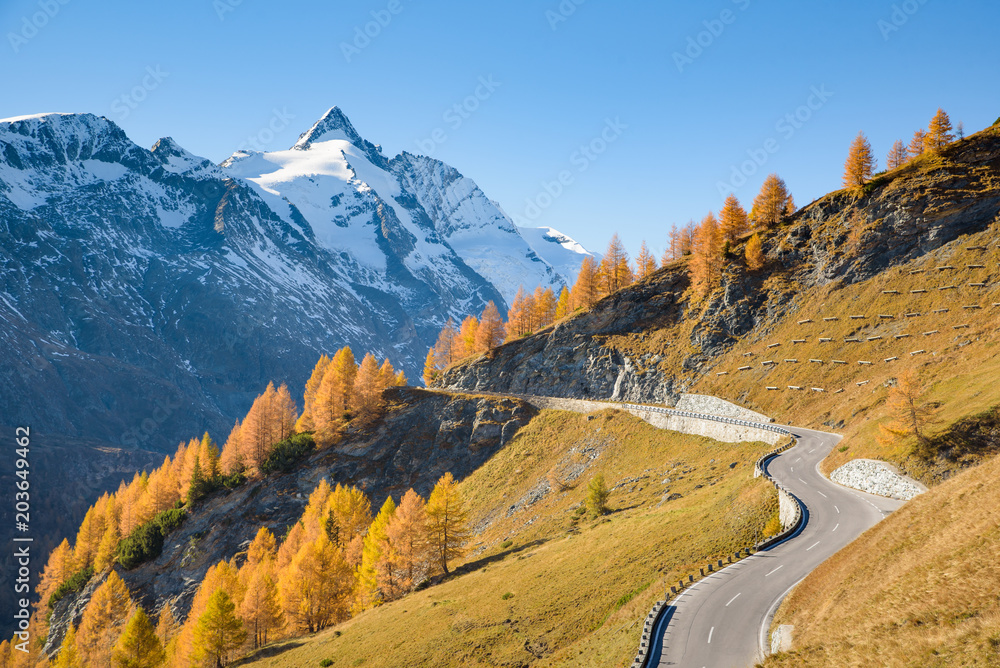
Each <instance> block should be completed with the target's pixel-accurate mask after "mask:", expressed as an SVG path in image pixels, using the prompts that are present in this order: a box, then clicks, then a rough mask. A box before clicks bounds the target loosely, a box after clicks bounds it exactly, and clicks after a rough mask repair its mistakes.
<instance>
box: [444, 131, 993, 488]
mask: <svg viewBox="0 0 1000 668" xmlns="http://www.w3.org/2000/svg"><path fill="white" fill-rule="evenodd" d="M998 213H1000V128H996V127H994V128H990V129H987V130H985V131H983V132H981V133H978V134H977V135H974V136H972V137H970V138H968V139H965V140H963V141H961V142H957V143H956V144H954V145H952V146H950V147H949V148H947V149H946V150H945V151H944V152H943V153H942V154H940V155H933V154H926V155H923V156H921V157H919V158H917V159H915V160H913V161H911V162H909V163H907V164H906V165H905V166H903V167H901V168H899V169H897V170H895V171H893V172H890V173H887V174H881V175H879V176H878V177H876V179H875V180H874V181H873V182H872V183H871V184H870V185H869V186H868V187H867V189H866V192H865V193H864V194H862V195H860V196H856V195H853V194H851V193H848V192H845V191H841V192H836V193H832V194H830V195H828V196H826V197H824V198H822V199H820V200H818V201H816V202H814V203H812V204H810V205H808V206H806V207H804V208H803V209H801V210H800V211H798V212H797V213H796V214H795V215H794V216H793V217H792V218H791V219H790V220H789V221H787V222H786V223H785V224H783V225H781V226H779V227H778V228H776V229H773V230H770V231H767V232H764V233H762V237H763V246H764V250H765V254H766V258H767V264H766V266H765V267H764V268H763V269H762V270H760V271H757V272H751V271H749V270H748V269H747V267H746V265H745V262H744V261H743V244H742V243H740V244H737V245H735V246H734V247H733V248H732V249H731V250H730V253H729V256H728V257H727V260H726V266H725V270H724V275H723V281H722V286H721V288H719V289H718V290H716V291H715V292H713V293H712V294H711V295H709V297H708V298H707V299H704V300H698V299H696V298H695V297H694V295H693V293H692V291H691V290H690V289H689V281H688V276H687V266H686V261H681V262H678V263H675V264H674V265H671V266H668V267H666V268H663V269H661V270H660V271H658V272H656V273H655V274H653V275H652V276H650V277H649V278H647V279H646V280H645V281H642V282H641V283H638V284H636V285H633V286H631V287H629V288H626V289H624V290H622V291H620V292H617V293H615V294H613V295H611V296H609V297H607V298H605V299H603V300H601V301H600V302H598V303H597V304H596V305H595V306H594V307H593V308H592V309H590V310H589V311H584V312H579V313H577V314H576V315H574V316H571V317H570V318H568V319H566V320H564V321H562V322H559V323H557V324H556V325H555V326H554V327H552V328H550V329H547V330H544V331H542V332H539V333H537V334H535V335H534V336H529V337H526V338H524V339H521V340H517V341H514V342H511V343H508V344H506V345H504V346H501V347H500V348H498V349H497V350H495V351H493V353H492V354H490V355H488V356H484V357H482V358H478V359H473V360H466V361H463V362H460V363H459V364H457V365H455V366H454V367H452V368H451V369H449V370H448V371H447V372H446V373H445V374H444V375H443V377H442V379H441V381H440V385H441V386H443V387H451V388H455V389H474V388H478V389H491V390H494V391H500V392H505V391H509V392H517V393H526V394H542V395H555V396H569V397H581V398H583V397H594V398H611V399H625V400H632V401H640V402H642V401H645V402H664V403H673V402H674V401H675V400H676V398H677V396H678V395H679V394H680V393H681V392H686V391H692V392H697V393H702V394H712V395H716V396H720V397H723V398H726V399H729V400H731V401H734V402H737V403H741V404H744V405H746V406H748V407H749V408H752V409H754V410H759V411H761V412H763V413H766V414H768V415H772V416H774V417H776V418H777V419H778V420H784V421H787V422H793V423H795V424H802V425H804V426H805V425H809V426H817V427H819V426H823V425H826V426H827V427H836V428H837V429H842V430H845V431H846V433H847V435H848V436H852V435H860V436H861V438H859V439H849V440H848V441H845V444H847V447H848V450H847V451H845V452H839V451H838V452H836V453H835V456H834V458H832V459H831V460H830V461H829V462H828V466H833V465H835V464H837V463H839V462H842V461H844V460H845V459H848V458H853V457H856V456H877V457H879V458H887V459H891V460H893V461H895V462H897V463H899V464H901V465H903V467H904V468H906V469H907V470H908V471H909V472H911V473H913V474H914V475H917V476H918V477H921V478H923V479H925V480H926V481H928V482H934V480H935V479H937V478H939V477H942V476H943V475H945V473H946V472H947V470H950V469H952V468H954V467H955V466H956V463H955V462H954V461H943V462H937V463H936V464H931V465H928V464H927V463H921V462H919V461H915V460H913V458H911V457H910V455H909V451H908V450H907V449H900V450H896V451H883V450H881V449H879V448H878V446H877V445H876V444H875V441H874V435H875V424H876V422H877V421H878V420H879V418H880V417H881V416H882V415H883V413H882V412H881V411H882V404H883V403H884V399H885V395H886V392H887V386H891V385H892V384H893V383H894V382H895V380H894V379H895V377H896V375H897V374H898V373H899V372H900V371H901V370H903V369H905V368H914V369H916V370H917V371H918V372H919V376H920V379H921V381H922V382H923V383H927V384H930V385H931V388H930V390H929V394H928V398H929V399H930V400H932V401H933V400H938V401H939V402H941V403H942V405H943V406H942V414H941V418H942V420H944V421H945V423H948V422H950V421H954V420H957V419H959V418H962V417H965V416H968V415H971V414H974V413H977V412H981V411H986V410H989V409H990V408H992V407H993V406H995V405H1000V391H998V390H996V389H995V388H994V386H993V384H992V383H991V382H990V380H989V379H990V377H991V376H990V373H989V372H990V370H991V369H994V368H995V367H996V366H1000V361H998V360H997V358H996V355H995V352H994V351H995V346H996V343H997V339H996V330H995V327H994V323H995V319H996V313H997V310H998V309H1000V307H994V304H996V303H1000V291H998V287H1000V286H998V285H997V283H996V279H997V276H998V273H1000V267H998V261H1000V249H998V248H997V239H998V236H1000V218H998ZM852 316H862V317H859V318H852ZM855 339H858V340H857V341H855ZM774 344H777V345H774ZM911 353H912V354H911ZM786 360H787V361H786ZM811 360H814V361H811ZM769 362H774V364H770V363H769ZM868 362H870V363H871V364H867V363H868ZM765 363H768V364H765ZM859 383H861V384H860V385H859ZM768 388H773V389H768ZM794 388H801V389H794ZM856 415H861V416H862V417H861V419H852V417H854V416H856ZM951 454H954V453H951ZM972 459H973V460H975V461H978V459H977V458H976V457H973V458H972Z"/></svg>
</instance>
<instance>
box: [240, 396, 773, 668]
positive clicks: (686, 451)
mask: <svg viewBox="0 0 1000 668" xmlns="http://www.w3.org/2000/svg"><path fill="white" fill-rule="evenodd" d="M765 450H766V446H765V445H764V444H723V443H719V442H716V441H712V440H709V439H704V438H699V437H692V436H684V435H681V434H677V433H673V432H666V431H661V430H658V429H655V428H653V427H651V426H649V425H647V424H646V423H644V422H641V421H639V420H638V419H636V418H633V417H632V416H629V415H625V414H622V413H619V412H616V411H604V412H602V413H597V414H594V415H592V416H581V415H577V414H572V413H564V412H559V411H543V412H542V413H541V414H540V415H539V416H538V417H536V418H535V419H534V420H533V421H532V422H531V423H530V424H529V425H528V426H526V427H525V428H523V429H522V430H521V431H520V432H519V433H518V435H517V436H516V437H515V438H514V439H513V440H512V441H511V442H510V443H509V444H507V445H506V446H505V447H504V448H503V449H502V450H501V451H500V452H499V453H498V454H497V455H495V456H494V457H493V458H492V459H491V460H490V461H489V462H488V463H487V464H485V465H484V466H483V467H481V468H480V469H479V470H478V471H476V472H475V473H474V474H473V475H471V476H469V477H468V478H467V479H466V480H464V481H463V482H462V491H463V493H464V494H465V496H466V499H467V503H468V505H469V506H470V508H471V509H472V512H471V519H472V523H473V525H474V526H475V527H476V528H477V535H476V537H475V539H474V543H473V545H472V546H471V548H472V552H471V553H470V555H469V557H468V560H467V563H466V564H465V566H463V567H462V568H460V569H458V573H457V574H456V576H455V577H453V578H451V579H449V580H447V581H446V582H444V583H443V584H440V585H437V586H433V587H430V588H429V589H427V590H424V591H422V592H417V593H415V594H412V595H410V596H408V597H406V598H404V599H402V600H399V601H396V602H393V603H390V604H387V605H384V606H382V607H380V608H377V609H375V610H370V611H368V612H365V613H363V614H361V615H359V616H358V617H356V618H354V619H352V620H350V621H348V622H346V623H345V624H342V625H341V626H339V627H337V628H336V629H329V630H327V631H325V632H322V633H320V634H318V635H316V636H314V637H310V638H305V639H296V640H292V641H288V642H286V643H283V644H281V645H279V646H278V647H276V648H273V650H271V651H268V652H267V653H268V654H271V653H272V652H273V656H269V657H268V656H261V657H258V658H257V660H256V661H255V662H253V665H260V666H296V667H297V666H318V665H319V662H320V661H321V660H322V659H326V658H329V659H331V660H332V661H333V664H332V665H334V666H355V665H365V666H460V665H461V666H465V665H481V664H485V665H509V666H523V665H573V666H581V665H582V666H591V665H592V666H614V665H625V664H627V663H628V662H630V660H631V656H632V655H633V653H634V652H635V649H636V647H637V646H638V637H639V631H640V629H641V624H639V623H636V622H637V621H638V620H640V619H641V618H642V617H644V616H645V614H646V612H647V611H648V610H649V608H650V607H651V605H652V603H653V602H654V601H655V600H656V598H658V597H662V591H663V585H664V583H668V584H669V583H670V582H676V580H677V579H679V578H681V577H682V576H685V575H687V574H688V573H690V572H694V571H696V570H697V567H698V566H701V565H703V564H704V563H705V562H706V560H707V559H715V558H722V557H724V556H725V555H727V554H730V553H732V552H734V551H735V550H736V549H738V548H739V547H742V546H744V545H746V544H748V543H751V542H753V541H754V540H755V539H756V538H757V537H758V532H759V531H760V530H761V528H762V527H763V526H764V524H765V523H766V522H767V520H768V519H770V518H771V517H772V516H773V515H774V514H775V513H776V512H777V501H776V497H775V495H774V493H773V490H772V489H771V488H770V487H769V486H768V485H767V484H766V483H764V482H763V481H762V480H761V479H756V480H755V479H753V478H752V470H753V462H754V461H755V459H756V458H757V457H758V456H759V455H760V454H761V453H762V452H763V451H765ZM731 464H735V466H734V467H732V468H730V465H731ZM576 471H580V472H581V473H579V474H578V476H577V477H576V478H575V479H573V473H574V472H576ZM598 472H602V473H604V475H605V477H606V479H607V481H608V484H609V486H610V487H615V488H616V489H615V490H614V492H613V494H612V497H611V507H612V510H613V512H612V513H611V514H610V515H609V516H607V517H606V518H603V519H601V520H598V521H593V520H591V519H589V518H587V517H580V516H579V515H578V514H577V513H576V509H577V508H578V507H579V505H580V503H581V501H582V499H583V498H584V496H585V494H586V483H587V481H588V480H589V479H590V478H591V477H592V476H593V475H595V474H596V473H598ZM550 474H552V475H550ZM556 477H557V478H558V479H559V480H560V481H561V482H564V483H566V484H568V485H569V487H568V488H567V489H565V490H564V491H552V492H547V493H544V494H539V492H544V491H545V490H546V489H547V486H548V484H549V483H548V480H549V479H550V478H556ZM667 478H669V482H666V483H664V480H666V479H667ZM674 493H678V494H680V495H681V497H680V498H678V499H674V500H672V501H667V500H665V498H666V497H667V495H668V494H674ZM531 498H537V500H536V501H535V502H534V503H531V504H527V503H526V502H527V500H528V499H531ZM511 506H514V507H515V510H514V511H513V512H510V513H509V512H508V511H509V510H510V508H511ZM507 541H510V543H508V542H507ZM506 594H511V596H508V597H507V598H504V596H505V595H506Z"/></svg>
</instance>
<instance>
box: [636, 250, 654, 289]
mask: <svg viewBox="0 0 1000 668" xmlns="http://www.w3.org/2000/svg"><path fill="white" fill-rule="evenodd" d="M656 269H657V265H656V258H655V257H653V254H652V253H650V252H649V247H648V246H646V241H645V240H643V242H642V245H641V246H639V254H638V255H637V256H636V258H635V277H636V280H640V281H641V280H642V279H644V278H646V277H647V276H649V275H650V274H652V273H653V272H654V271H656Z"/></svg>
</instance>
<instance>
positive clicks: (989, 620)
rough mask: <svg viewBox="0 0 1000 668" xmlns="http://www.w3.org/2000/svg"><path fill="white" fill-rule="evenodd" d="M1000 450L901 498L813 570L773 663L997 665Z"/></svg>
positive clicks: (786, 608)
mask: <svg viewBox="0 0 1000 668" xmlns="http://www.w3.org/2000/svg"><path fill="white" fill-rule="evenodd" d="M998 480H1000V458H994V459H992V460H990V461H988V462H986V463H984V464H983V465H982V466H979V467H977V468H974V469H971V470H968V471H965V472H963V473H962V474H960V475H957V476H955V477H954V478H952V479H950V480H948V481H946V482H944V483H942V484H941V485H939V486H938V487H935V488H934V489H932V490H931V491H929V492H927V493H926V494H924V495H921V496H919V497H917V498H916V499H914V500H913V501H910V502H909V503H907V504H906V505H905V506H903V508H901V509H900V510H898V511H896V512H895V513H893V514H892V515H891V516H889V518H888V519H886V520H885V521H884V522H882V523H881V524H879V525H877V526H876V527H874V528H873V529H871V530H870V531H868V532H866V533H865V534H863V535H862V536H861V538H859V539H858V540H856V541H855V542H854V543H852V544H851V545H850V546H848V547H847V548H845V549H844V550H842V551H841V552H839V553H837V554H836V555H835V556H833V557H832V558H830V559H829V560H828V561H826V562H825V563H824V564H823V565H822V566H820V567H819V568H818V569H817V570H816V571H814V572H813V574H812V575H810V576H809V577H808V578H807V579H806V580H805V581H803V583H802V584H801V585H799V587H798V588H797V589H796V590H795V591H794V592H793V593H792V594H791V596H789V598H788V600H787V601H786V602H785V604H784V605H783V606H782V608H781V610H780V611H779V613H778V617H777V619H776V623H782V624H794V625H795V631H794V633H793V636H794V645H793V646H794V647H795V648H796V649H795V651H793V652H791V653H789V654H783V655H781V656H777V657H772V658H771V659H769V660H768V661H767V662H766V663H765V665H766V666H768V667H769V668H770V667H778V666H832V665H837V666H872V665H878V666H914V667H916V666H920V667H921V668H931V667H934V666H996V665H1000V599H998V596H997V583H998V582H1000V561H998V560H997V553H998V551H1000V528H998V527H1000V483H998V482H997V481H998Z"/></svg>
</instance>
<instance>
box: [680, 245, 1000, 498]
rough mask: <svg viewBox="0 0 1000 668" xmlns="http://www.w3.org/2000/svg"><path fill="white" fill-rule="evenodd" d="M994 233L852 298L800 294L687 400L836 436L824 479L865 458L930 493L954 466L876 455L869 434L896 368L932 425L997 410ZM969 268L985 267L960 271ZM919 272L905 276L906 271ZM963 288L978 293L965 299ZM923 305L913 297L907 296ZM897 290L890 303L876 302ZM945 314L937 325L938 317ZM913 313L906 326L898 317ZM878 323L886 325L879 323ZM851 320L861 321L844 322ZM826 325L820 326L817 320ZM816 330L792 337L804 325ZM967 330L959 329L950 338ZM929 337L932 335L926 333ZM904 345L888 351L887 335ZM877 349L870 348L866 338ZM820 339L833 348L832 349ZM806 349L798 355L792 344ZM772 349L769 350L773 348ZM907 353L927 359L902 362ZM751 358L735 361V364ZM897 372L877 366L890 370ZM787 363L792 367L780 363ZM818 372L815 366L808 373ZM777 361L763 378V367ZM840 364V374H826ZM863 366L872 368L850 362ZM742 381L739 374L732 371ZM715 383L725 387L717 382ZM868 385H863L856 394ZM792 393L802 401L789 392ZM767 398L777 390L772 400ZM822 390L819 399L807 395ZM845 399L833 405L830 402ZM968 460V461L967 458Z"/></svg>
mask: <svg viewBox="0 0 1000 668" xmlns="http://www.w3.org/2000/svg"><path fill="white" fill-rule="evenodd" d="M996 239H997V230H996V228H995V227H994V229H991V230H988V231H985V232H982V233H980V234H976V235H970V236H967V237H963V238H961V239H958V240H957V241H955V242H953V243H951V244H948V245H947V246H945V247H943V248H942V249H940V250H939V251H936V252H935V253H932V254H931V255H929V256H927V257H925V258H922V259H920V260H918V261H916V262H913V263H911V264H907V265H904V266H902V267H897V268H895V269H891V270H889V271H887V272H884V273H882V274H880V275H878V276H876V277H874V278H872V279H869V280H868V281H864V282H862V283H858V284H855V285H850V286H841V285H839V284H836V283H835V284H832V285H828V286H825V287H822V288H815V289H812V290H809V291H807V292H805V293H803V294H802V295H800V296H799V297H797V298H796V300H795V302H794V304H793V307H792V309H793V312H792V313H791V314H790V315H789V316H788V317H786V318H785V319H783V320H782V321H780V322H777V323H775V324H774V326H773V327H771V328H770V329H768V330H767V331H762V332H755V333H753V334H752V335H751V336H749V337H747V339H745V340H744V341H741V342H740V344H739V345H737V346H735V347H734V348H733V350H732V351H730V352H729V353H728V354H726V355H724V356H722V357H721V358H719V359H718V360H717V361H716V362H715V363H714V365H713V368H712V370H711V371H709V373H708V374H707V375H706V376H705V377H704V378H703V379H702V380H701V381H700V382H698V383H697V384H695V386H694V387H693V388H692V391H693V392H700V393H704V394H714V395H717V396H721V397H724V398H727V399H731V400H734V401H738V402H740V403H743V404H745V405H747V406H749V407H751V408H754V409H756V410H760V411H762V412H765V413H768V414H770V415H774V416H776V417H777V418H778V419H779V420H787V421H790V422H792V423H795V424H801V425H803V426H816V427H820V428H822V427H823V425H827V426H834V427H837V428H838V429H842V430H843V432H844V433H845V436H846V437H847V439H846V440H845V444H847V445H848V450H847V451H845V452H840V451H838V450H835V451H834V452H833V453H832V455H831V456H830V457H829V458H828V459H827V461H826V462H825V464H824V468H825V470H826V472H829V471H830V470H832V469H833V468H836V467H837V466H839V465H840V464H842V463H844V462H845V461H847V460H849V459H853V458H856V457H871V458H876V459H885V460H889V461H893V462H895V463H897V464H899V465H900V466H902V467H903V468H904V469H905V470H906V471H907V472H909V473H911V474H912V475H914V476H916V477H917V478H920V479H922V480H923V481H924V482H926V483H928V484H934V483H935V482H937V481H938V480H939V479H940V478H941V473H942V472H943V470H944V469H946V468H947V467H949V466H954V465H955V464H954V462H937V463H934V464H930V465H929V464H928V463H926V462H922V461H920V460H918V459H917V458H915V457H913V456H911V455H910V447H909V445H908V444H902V445H900V446H897V447H894V448H885V447H883V446H880V445H879V444H878V443H877V442H876V436H877V435H878V433H879V432H878V428H877V424H878V422H879V421H880V420H881V419H882V418H883V417H884V416H885V413H884V408H883V407H884V403H885V398H886V395H887V393H888V388H889V385H890V384H891V382H892V381H893V379H894V378H895V377H896V375H897V374H898V373H899V372H900V371H901V370H902V369H904V368H907V367H911V368H914V369H916V370H917V372H918V376H919V378H920V379H921V381H922V382H924V383H926V384H927V385H928V386H929V389H928V392H927V399H928V400H930V401H936V402H940V404H941V412H940V414H939V416H938V418H939V420H940V422H941V425H940V427H939V429H940V428H944V426H945V425H948V424H950V423H953V422H955V421H957V420H959V419H961V418H963V417H966V416H968V415H971V414H975V413H978V412H982V411H985V410H987V409H989V408H991V407H993V406H996V405H997V404H1000V386H997V385H996V383H995V382H993V379H994V378H996V377H997V374H998V373H1000V355H998V354H997V352H998V343H1000V333H998V331H997V327H996V324H997V322H998V318H1000V307H994V306H993V304H994V303H997V302H1000V248H998V247H997V245H996ZM977 245H988V246H989V249H988V250H986V251H969V250H966V249H967V248H968V247H970V246H977ZM969 264H982V265H985V266H986V268H984V269H968V268H967V265H969ZM946 265H951V266H954V267H956V269H955V270H945V271H938V270H936V269H935V267H938V266H946ZM921 269H922V270H924V272H923V273H918V274H911V273H910V272H911V271H915V270H921ZM969 283H986V287H971V286H969V285H968V284H969ZM949 285H957V286H959V287H958V288H957V289H955V290H945V291H940V290H938V289H937V288H938V287H942V286H949ZM920 289H927V290H928V292H927V293H920V294H911V292H910V291H911V290H920ZM884 290H898V291H899V292H900V293H901V294H899V295H886V294H883V291H884ZM973 304H976V305H981V306H983V308H982V309H981V310H966V309H964V308H963V306H966V305H973ZM941 308H948V309H949V311H948V312H947V313H941V314H935V313H933V311H934V310H935V309H941ZM912 313H919V314H920V315H918V316H914V317H906V314H912ZM880 314H884V315H893V316H894V318H893V319H892V320H882V319H879V318H878V317H877V316H878V315H880ZM851 315H866V316H867V318H865V319H864V320H852V319H850V316H851ZM830 317H835V318H838V320H836V321H830V322H826V321H824V320H823V318H830ZM806 319H811V320H813V321H814V322H812V323H806V324H803V325H799V324H798V322H799V321H801V320H806ZM963 324H968V325H970V327H969V328H968V329H958V330H956V329H953V327H954V326H955V325H963ZM934 330H938V332H939V333H937V334H930V335H926V336H925V335H924V332H931V331H934ZM905 334H908V335H910V336H909V337H908V338H903V339H896V338H894V337H895V336H896V335H905ZM871 336H881V337H882V339H880V340H876V341H868V337H871ZM820 338H832V339H833V341H832V342H829V343H823V342H820V340H819V339H820ZM845 338H860V339H862V342H861V343H846V342H844V339H845ZM796 339H798V340H801V339H805V341H806V342H805V343H793V340H796ZM776 342H777V343H781V345H780V346H779V347H777V348H768V347H767V346H768V345H769V344H771V343H776ZM916 350H926V353H924V354H920V355H911V354H910V353H911V352H913V351H916ZM748 352H749V353H752V356H749V357H747V356H744V353H748ZM892 357H898V358H899V359H898V360H895V361H891V362H885V361H884V360H885V359H887V358H892ZM785 359H797V360H798V362H797V363H786V362H784V360H785ZM810 359H820V360H823V363H822V364H816V363H811V362H809V360H810ZM765 360H774V361H777V362H778V364H777V365H775V366H773V367H771V368H768V367H765V366H763V365H762V364H761V362H762V361H765ZM832 360H844V361H846V362H848V363H847V364H845V365H839V364H832V362H831V361H832ZM862 360H863V361H871V362H872V363H873V364H872V365H871V366H867V365H859V364H858V362H859V361H862ZM746 365H749V366H752V367H753V368H752V369H751V370H749V371H738V369H739V367H741V366H746ZM719 371H727V372H728V375H725V376H716V375H715V374H716V373H717V372H719ZM863 381H870V382H869V383H868V384H866V385H861V386H859V385H857V383H858V382H863ZM789 385H797V386H801V387H803V388H806V389H804V390H798V391H796V390H789V389H788V386H789ZM768 386H772V387H778V388H779V389H778V390H777V391H769V390H767V389H766V388H767V387H768ZM814 387H819V388H823V389H824V390H825V392H823V393H818V392H814V391H812V389H811V388H814ZM839 389H843V390H844V392H843V393H840V394H833V392H835V391H836V390H839ZM973 459H974V458H973Z"/></svg>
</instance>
